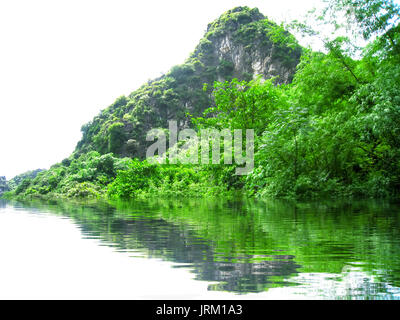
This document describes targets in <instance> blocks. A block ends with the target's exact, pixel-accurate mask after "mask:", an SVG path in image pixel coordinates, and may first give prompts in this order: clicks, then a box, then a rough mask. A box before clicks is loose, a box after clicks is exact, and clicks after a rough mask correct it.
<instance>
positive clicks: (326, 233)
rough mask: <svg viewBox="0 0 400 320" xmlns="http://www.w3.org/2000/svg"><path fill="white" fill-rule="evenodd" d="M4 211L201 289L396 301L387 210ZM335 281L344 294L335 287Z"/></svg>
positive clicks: (63, 206) (232, 206)
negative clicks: (167, 270) (190, 276)
mask: <svg viewBox="0 0 400 320" xmlns="http://www.w3.org/2000/svg"><path fill="white" fill-rule="evenodd" d="M13 205H14V206H15V207H17V208H23V209H25V210H26V209H27V208H29V209H30V211H40V212H51V213H56V214H59V215H60V216H66V217H69V218H71V219H73V220H74V221H75V222H76V223H77V224H78V225H79V226H80V228H81V231H82V233H83V236H84V237H86V238H96V239H101V240H102V243H103V244H104V245H107V246H112V247H114V248H115V250H117V251H124V252H130V253H131V254H132V255H133V256H135V255H141V256H142V255H145V256H147V257H149V258H161V259H164V260H167V261H172V262H175V263H176V264H177V266H178V267H182V268H190V269H191V270H192V272H194V274H195V276H196V279H198V280H204V281H210V282H214V284H212V285H210V286H209V290H219V291H229V292H236V293H249V292H263V291H266V290H268V289H271V288H282V287H288V286H289V287H290V286H296V287H297V288H298V290H299V292H300V293H301V292H302V291H301V290H305V292H307V290H308V291H309V290H314V291H315V290H317V291H318V290H319V291H320V292H323V294H322V293H321V295H325V297H329V298H332V297H333V298H337V297H341V298H344V299H346V298H354V297H355V298H357V297H358V298H393V297H396V296H397V295H398V293H399V290H398V287H399V286H400V259H399V258H400V234H399V232H400V228H399V227H400V219H399V215H398V213H399V206H398V205H397V204H393V203H387V202H366V201H360V202H331V203H329V202H324V203H307V204H299V203H290V202H278V201H268V202H265V201H255V200H248V199H221V200H218V201H216V200H213V201H211V200H180V201H177V200H175V201H174V200H161V199H154V200H148V201H135V202H131V203H124V202H118V203H104V202H92V203H72V202H65V201H52V202H47V203H44V202H26V203H14V204H13ZM0 206H1V202H0ZM3 206H4V204H3ZM327 275H329V277H327ZM344 280H346V283H347V284H348V285H347V287H345V288H343V287H340V286H338V284H340V283H342V284H343V283H344V282H343V281H344ZM323 283H325V284H324V285H323V286H325V287H324V288H322V289H321V286H322V284H323ZM328 287H329V288H330V289H329V290H333V291H332V292H330V293H329V290H327V288H328ZM305 292H303V294H306V293H305Z"/></svg>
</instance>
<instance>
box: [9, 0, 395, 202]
mask: <svg viewBox="0 0 400 320" xmlns="http://www.w3.org/2000/svg"><path fill="white" fill-rule="evenodd" d="M332 12H333V13H340V12H341V13H343V14H344V15H345V16H346V17H347V18H348V19H349V21H350V23H351V25H352V29H353V30H355V34H353V35H352V36H356V35H357V34H356V33H357V32H359V33H360V34H361V35H362V37H363V38H364V39H365V40H367V41H368V44H367V45H366V46H365V47H364V48H362V49H361V50H360V49H357V48H356V47H355V46H354V45H352V43H354V42H352V41H350V38H347V37H343V36H341V37H336V38H333V39H326V38H324V39H323V41H324V43H325V47H326V53H322V52H313V51H311V50H309V49H303V50H302V51H303V53H302V57H301V61H300V63H299V64H298V66H297V71H296V73H295V75H294V77H293V79H292V80H293V81H291V82H290V83H282V82H279V81H276V79H274V78H273V79H269V80H263V79H261V78H260V79H255V80H249V79H245V78H243V77H242V79H239V80H238V79H236V78H233V79H232V80H227V81H220V82H215V84H214V86H213V87H211V88H210V86H207V85H205V86H201V89H200V84H203V83H204V82H205V83H209V82H210V81H214V80H217V79H218V77H217V75H216V73H213V76H210V78H207V79H206V78H205V76H204V73H203V71H204V70H205V69H207V68H208V66H213V68H215V65H214V64H212V63H211V64H207V61H206V59H207V57H206V55H205V54H204V53H205V51H204V50H206V49H205V48H206V47H207V41H206V40H207V39H210V37H211V38H212V37H218V36H220V33H221V32H222V33H223V34H226V33H227V32H235V37H238V38H237V39H239V40H237V41H243V38H240V37H239V35H241V34H246V36H245V38H248V37H249V35H250V34H253V33H255V34H259V33H258V32H259V29H258V28H259V27H260V26H264V27H265V26H266V25H271V23H270V22H268V21H267V20H264V19H262V17H260V14H259V13H258V11H255V10H250V9H244V10H243V8H242V9H241V10H239V11H235V10H233V11H230V12H228V14H226V15H224V16H222V17H221V18H220V20H218V21H217V22H216V23H214V24H211V25H210V26H209V29H208V33H207V35H206V37H205V38H204V39H203V40H202V42H201V43H200V44H199V46H198V48H197V49H196V51H195V53H194V54H193V55H192V56H191V58H190V59H189V60H188V62H186V63H185V64H184V65H183V66H180V67H177V68H173V69H172V70H171V72H170V73H169V74H168V75H166V76H164V77H162V78H161V79H158V80H156V81H154V82H151V83H149V84H147V85H145V86H143V87H142V88H141V89H139V90H138V91H136V92H135V93H133V94H132V95H131V96H130V97H129V98H126V97H122V98H119V99H118V100H117V101H116V103H115V104H114V105H113V106H111V107H109V108H108V109H106V110H105V111H103V113H102V114H101V115H100V116H99V117H96V118H95V119H94V121H93V122H92V123H91V124H89V125H86V126H84V128H83V132H84V134H83V140H82V141H81V142H80V143H79V144H78V149H77V151H76V152H75V153H74V155H73V156H71V158H70V159H67V160H65V162H63V163H61V164H58V165H56V166H54V167H52V168H51V169H50V170H48V171H45V172H42V173H39V174H38V176H37V177H36V178H34V179H30V180H29V179H28V180H24V181H23V182H22V183H21V184H20V185H19V186H18V188H17V189H16V190H14V191H13V194H16V195H20V196H27V195H32V194H50V195H51V194H60V195H66V196H88V195H92V196H102V195H108V196H110V197H116V198H118V197H121V198H129V197H136V196H138V195H148V194H166V195H171V194H175V195H188V196H195V195H201V196H202V195H208V194H214V195H215V194H220V193H221V192H233V191H235V190H245V191H246V192H247V193H249V194H251V195H258V196H268V197H291V198H298V197H314V196H319V197H321V196H370V197H388V196H398V190H400V30H399V29H400V27H399V26H400V25H399V19H400V9H399V6H397V5H395V4H394V3H393V2H392V1H383V0H369V1H359V0H332V1H330V2H329V5H328V6H327V8H326V10H325V11H324V13H323V14H324V16H322V18H320V19H319V20H323V21H331V23H332V24H334V25H335V26H337V25H338V23H336V22H335V21H332V20H329V19H328V18H329V17H330V16H334V14H333V15H330V14H332ZM238 13H239V14H238ZM232 17H235V18H232ZM255 17H256V18H255ZM235 19H236V20H235ZM246 19H248V20H246ZM242 20H243V21H244V22H243V21H242ZM241 23H244V24H243V25H242V24H241ZM238 25H241V27H239V28H238ZM296 26H297V27H299V28H301V29H302V30H303V31H304V32H307V34H310V35H312V36H315V37H318V36H319V34H318V33H317V32H316V31H314V30H312V29H310V28H309V27H308V26H306V25H304V24H301V23H297V24H296ZM356 26H359V28H357V27H356ZM232 30H233V31H232ZM249 30H252V31H251V32H250V33H246V32H249ZM262 30H264V29H262ZM264 31H265V30H264ZM268 34H269V36H268V39H269V42H268V43H269V44H270V43H271V42H272V43H275V44H276V45H275V48H282V46H283V45H284V47H285V48H286V50H287V51H289V52H291V49H290V48H297V43H296V42H295V40H294V39H293V37H292V36H291V35H290V34H289V33H287V32H284V31H283V29H282V28H281V27H278V26H276V25H273V27H272V28H270V29H268ZM264 36H265V34H264ZM252 41H254V42H253V43H258V40H254V39H253V40H252ZM208 45H210V44H209V43H208ZM203 47H204V48H203ZM253 49H254V48H253ZM251 50H252V49H251ZM293 50H296V49H293ZM274 52H276V53H277V54H278V53H279V50H275V51H274ZM354 52H357V54H358V56H357V58H355V55H354ZM293 57H294V56H293V55H290V54H289V58H288V59H289V60H288V61H285V62H284V63H289V64H290V63H293V60H292V58H293ZM196 59H198V60H196ZM202 59H203V60H202ZM280 59H282V58H280ZM190 61H191V62H190ZM191 63H192V65H191ZM190 65H191V67H189V66H190ZM196 68H200V69H201V70H202V71H201V72H200V73H199V72H197V71H195V70H197V69H196ZM200 69H199V70H200ZM217 69H218V68H217ZM218 70H224V71H221V72H228V71H229V70H231V71H232V70H233V69H232V65H230V64H229V62H223V63H222V64H221V65H220V69H218ZM214 71H215V70H214ZM229 72H230V71H229ZM188 74H190V75H191V76H190V77H189V78H188V76H187V75H188ZM200 74H202V75H203V76H199V75H200ZM210 74H212V73H210ZM184 75H185V76H184ZM242 75H243V74H242ZM180 77H181V78H180ZM191 77H193V78H191ZM232 77H233V74H232ZM228 78H229V77H228ZM179 79H181V80H179ZM190 79H191V80H190ZM206 80H207V81H206ZM194 82H195V83H196V86H195V87H196V90H195V91H193V90H191V89H192V88H193V87H192V86H191V83H194ZM169 88H170V89H169ZM172 88H173V90H172ZM211 90H212V91H211ZM189 93H190V97H187V94H189ZM156 96H160V97H162V98H160V99H159V98H155V97H156ZM194 97H196V99H198V100H197V101H203V102H204V103H203V102H201V103H200V102H199V103H193V101H194V100H193V99H194ZM211 98H212V99H213V100H212V101H213V103H212V104H211V103H210V106H211V107H210V108H209V109H207V110H205V111H204V110H203V109H204V108H203V106H204V105H207V103H208V102H209V101H211V100H209V99H211ZM154 99H156V100H154ZM185 99H187V100H185ZM189 100H190V101H191V102H190V103H189V104H190V105H191V106H195V105H197V106H200V105H201V106H202V107H201V108H200V107H199V109H197V110H195V109H193V108H186V109H185V108H184V109H180V108H179V106H180V105H184V106H185V105H188V103H186V102H187V101H189ZM149 101H153V102H151V103H150V102H149ZM155 101H156V102H155ZM160 101H164V102H163V103H164V104H162V105H163V106H164V107H165V109H162V105H161V104H159V103H161V102H160ZM185 101H186V102H185ZM155 105H157V108H158V109H157V108H156V109H154V108H153V107H149V106H155ZM167 106H168V108H167ZM148 108H150V109H148ZM155 110H158V111H155ZM162 110H165V116H162V119H161V118H160V119H158V120H157V121H153V120H154V119H153V117H155V116H156V115H162V114H163V113H162V112H161V111H162ZM171 110H173V112H172V114H169V112H170V111H171ZM194 111H196V112H194ZM200 111H201V112H203V111H204V113H203V115H201V114H200ZM186 112H191V113H192V114H193V116H192V118H191V123H193V124H194V125H196V128H197V129H201V128H230V129H231V130H233V129H248V128H252V129H254V130H255V133H256V140H255V150H256V153H255V168H254V170H253V171H252V172H251V173H250V174H248V175H247V176H236V175H234V169H235V166H236V165H224V164H223V162H222V160H221V164H220V165H202V166H200V165H183V164H177V165H172V164H168V165H157V164H150V163H148V162H147V161H140V160H137V159H134V160H130V159H119V158H118V157H116V156H117V155H125V153H124V151H123V150H126V148H127V146H129V145H131V146H132V148H137V147H138V145H140V144H141V142H139V140H140V141H142V140H143V135H145V133H146V132H147V130H146V128H150V125H151V126H154V125H155V127H157V125H158V126H160V127H166V123H165V121H166V120H168V119H178V120H179V119H183V118H179V116H178V114H181V115H182V117H187V115H186ZM139 114H140V117H139ZM168 114H169V115H168ZM121 117H122V120H121ZM173 117H177V118H173ZM152 119H153V120H152ZM128 123H130V124H129V125H128ZM132 123H134V125H132ZM129 126H131V128H135V129H134V130H133V129H132V130H133V131H129V132H128V131H127V130H126V128H127V127H129ZM134 132H135V133H134ZM137 135H141V138H139V136H137ZM127 139H128V143H127V144H124V141H126V140H127ZM138 139H139V140H138ZM91 148H92V149H95V150H97V151H92V152H89V153H86V152H87V151H89V150H90V149H91ZM132 150H133V149H132ZM108 152H110V153H113V154H114V156H113V155H111V154H104V153H108ZM185 152H186V151H185ZM102 154H103V155H102Z"/></svg>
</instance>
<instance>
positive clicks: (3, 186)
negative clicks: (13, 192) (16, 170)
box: [0, 176, 8, 196]
mask: <svg viewBox="0 0 400 320" xmlns="http://www.w3.org/2000/svg"><path fill="white" fill-rule="evenodd" d="M6 191H8V186H7V180H6V177H1V176H0V196H1V195H2V194H3V193H4V192H6Z"/></svg>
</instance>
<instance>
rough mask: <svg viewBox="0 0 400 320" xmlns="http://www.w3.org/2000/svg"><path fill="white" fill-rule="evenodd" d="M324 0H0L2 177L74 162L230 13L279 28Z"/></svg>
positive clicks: (0, 141) (0, 143)
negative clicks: (101, 117)
mask: <svg viewBox="0 0 400 320" xmlns="http://www.w3.org/2000/svg"><path fill="white" fill-rule="evenodd" d="M319 3H321V0H301V1H300V0H280V1H277V0H263V1H259V0H253V1H250V0H249V1H244V0H243V1H235V0H202V1H191V0H189V1H188V0H186V1H183V0H182V1H178V0H168V1H156V0H146V1H133V0H130V1H128V0H112V1H111V0H109V1H102V0H79V1H76V0H68V1H59V0H48V1H44V0H35V1H32V0H0V176H1V175H5V176H7V178H12V177H13V176H14V175H16V174H19V173H22V172H25V171H27V170H32V169H37V168H48V167H50V166H51V165H52V164H54V163H56V162H60V161H61V160H62V159H64V158H66V157H68V156H69V155H70V154H71V153H72V151H73V150H74V148H75V146H76V143H77V142H78V141H79V139H80V138H81V132H80V128H81V126H82V125H83V124H84V123H86V122H88V121H90V120H91V119H92V118H93V117H94V116H95V115H96V114H98V112H99V111H100V110H101V109H104V108H106V107H107V106H108V105H110V104H111V103H113V102H114V100H115V99H116V98H117V97H119V96H121V95H127V94H129V93H130V92H132V91H133V90H135V89H136V88H138V87H139V86H140V85H141V84H142V83H143V82H145V81H147V80H148V79H152V78H154V77H157V76H159V75H161V74H162V73H165V72H167V71H168V70H169V69H170V68H171V67H172V66H173V65H176V64H180V63H182V62H184V60H185V59H186V58H187V57H188V55H189V54H190V52H192V51H193V49H194V48H195V46H196V44H197V42H198V41H199V40H200V38H201V37H202V36H203V34H204V32H205V29H206V27H207V24H208V23H209V22H211V21H213V20H214V19H216V18H218V17H219V16H220V15H221V14H222V13H223V12H225V11H226V10H229V9H232V8H233V7H236V6H239V5H242V6H245V5H247V6H249V7H258V8H259V9H260V11H261V12H262V13H263V14H264V15H266V16H267V17H269V18H271V19H272V20H275V21H277V22H280V21H283V20H285V19H286V20H291V19H295V18H299V17H300V16H301V15H302V14H304V13H305V12H306V11H308V10H310V9H312V8H313V7H314V6H315V5H318V4H319Z"/></svg>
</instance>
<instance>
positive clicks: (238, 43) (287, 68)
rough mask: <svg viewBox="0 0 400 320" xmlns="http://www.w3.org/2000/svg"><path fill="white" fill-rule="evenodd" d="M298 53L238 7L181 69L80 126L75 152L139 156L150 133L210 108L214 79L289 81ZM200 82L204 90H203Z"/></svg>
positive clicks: (184, 123) (183, 123)
mask: <svg viewBox="0 0 400 320" xmlns="http://www.w3.org/2000/svg"><path fill="white" fill-rule="evenodd" d="M300 55H301V48H300V46H299V45H298V44H297V42H296V41H295V39H294V38H293V37H292V36H291V35H290V34H289V33H287V32H286V31H284V30H283V29H282V28H280V27H279V26H277V25H276V24H275V23H273V22H271V21H269V20H268V19H266V18H265V16H264V15H262V14H261V13H260V12H259V11H258V9H249V8H248V7H238V8H235V9H233V10H230V11H227V12H226V13H224V14H223V15H222V16H221V17H220V18H219V19H217V20H216V21H214V22H213V23H210V24H209V25H208V28H207V32H206V34H205V36H204V37H203V39H201V40H200V42H199V44H198V45H197V47H196V48H195V50H194V52H193V53H192V54H191V55H190V57H189V58H188V59H187V60H186V62H185V63H184V64H182V65H179V66H175V67H173V68H172V69H171V70H170V71H169V72H168V73H167V74H166V75H164V76H162V77H160V78H158V79H155V80H153V81H150V82H148V83H147V84H145V85H143V86H142V87H141V88H139V89H138V90H136V91H134V92H132V93H131V94H130V95H129V97H120V98H119V99H117V101H116V102H115V103H114V104H113V105H111V106H110V107H108V108H106V109H105V110H103V111H102V112H101V113H100V114H99V115H98V116H96V117H95V118H94V119H93V121H92V122H90V123H88V124H86V125H85V126H83V127H82V132H83V137H82V140H81V141H80V142H79V143H78V145H77V148H76V151H75V153H76V154H77V155H79V154H80V153H85V152H89V151H92V150H95V151H98V152H100V153H102V154H104V153H109V152H112V153H114V154H116V155H120V156H129V157H139V158H144V156H145V153H146V149H147V147H148V146H149V144H151V142H147V141H146V134H147V132H148V131H149V130H150V129H154V128H168V121H169V120H176V121H177V122H178V129H180V130H181V129H183V128H185V127H188V126H190V119H189V117H188V116H187V114H188V113H189V114H191V115H193V116H200V115H201V114H202V113H203V111H204V110H205V109H206V108H208V107H210V106H212V105H213V100H212V98H211V97H212V95H211V93H212V88H213V83H214V82H215V81H226V80H232V79H233V78H237V79H239V80H251V79H253V78H255V77H256V76H259V75H260V76H262V77H263V78H264V79H269V78H272V77H276V80H275V82H276V83H277V84H279V83H288V82H290V81H291V80H292V77H293V75H294V72H295V69H296V66H297V64H298V62H299V59H300ZM204 84H207V90H206V91H204V90H203V89H204Z"/></svg>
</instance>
